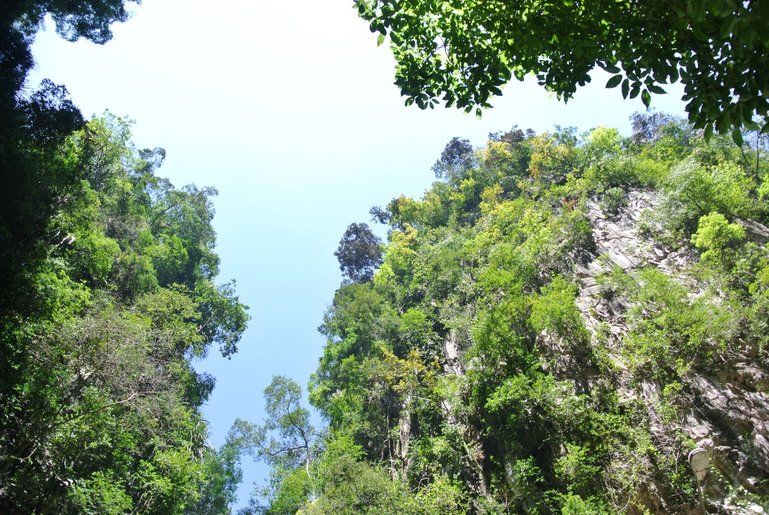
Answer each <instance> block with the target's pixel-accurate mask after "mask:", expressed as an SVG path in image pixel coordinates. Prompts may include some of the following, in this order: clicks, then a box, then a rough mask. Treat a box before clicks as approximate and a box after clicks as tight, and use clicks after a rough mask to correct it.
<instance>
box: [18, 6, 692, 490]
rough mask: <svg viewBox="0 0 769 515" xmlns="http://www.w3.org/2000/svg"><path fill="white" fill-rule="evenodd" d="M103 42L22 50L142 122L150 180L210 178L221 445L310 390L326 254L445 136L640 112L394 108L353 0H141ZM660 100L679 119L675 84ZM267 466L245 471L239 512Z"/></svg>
mask: <svg viewBox="0 0 769 515" xmlns="http://www.w3.org/2000/svg"><path fill="white" fill-rule="evenodd" d="M133 11H134V14H133V16H132V18H131V19H130V20H129V21H128V22H127V23H125V24H121V25H116V26H114V39H113V40H112V41H110V42H109V43H107V44H106V45H103V46H98V45H94V44H91V43H88V42H78V43H75V44H73V43H67V42H65V41H63V40H61V39H60V38H58V37H57V36H56V34H55V33H54V32H53V31H52V30H50V29H49V30H46V31H45V32H43V33H41V34H39V35H38V37H37V41H36V43H35V45H34V47H33V52H34V55H35V59H36V61H37V68H36V71H35V72H34V74H33V75H32V77H31V78H30V81H29V83H30V87H32V86H35V85H37V83H39V81H40V80H41V79H42V78H43V77H48V78H51V79H52V80H54V81H55V82H57V83H60V84H64V85H66V86H67V88H68V89H69V91H70V94H71V96H72V98H73V100H74V101H75V103H76V104H77V105H78V106H79V107H80V108H81V110H82V111H83V113H84V114H85V115H86V116H89V117H90V116H92V115H93V114H97V115H98V114H100V113H102V112H104V110H107V109H108V110H110V111H111V112H113V113H114V114H117V115H120V116H128V117H130V118H132V119H133V120H135V125H134V128H133V133H134V141H135V142H136V144H137V145H138V146H139V147H140V148H141V147H156V146H160V147H163V148H165V149H166V151H167V159H166V162H165V165H164V166H163V167H162V168H161V169H160V171H159V174H161V175H164V176H166V177H169V178H170V179H171V180H172V182H173V183H174V184H175V185H177V186H182V185H184V184H188V183H195V184H197V185H198V186H215V187H216V188H217V189H218V190H219V196H218V197H217V199H216V200H215V206H216V211H217V214H216V218H215V220H214V226H215V228H216V230H217V233H218V247H217V248H218V253H219V255H220V257H221V259H222V266H221V270H222V273H221V276H220V278H221V279H222V281H224V280H229V279H232V278H234V279H236V280H237V282H238V292H239V294H240V297H241V300H242V301H243V302H245V303H246V304H248V305H249V306H250V307H251V310H250V313H251V316H252V320H251V324H250V327H249V329H248V330H247V332H246V333H245V335H244V338H243V340H242V342H241V344H240V352H239V353H238V354H237V355H235V357H233V359H232V360H230V361H228V360H223V359H217V358H216V357H215V356H214V355H213V354H214V353H212V357H211V358H209V359H208V360H206V361H205V362H202V363H200V364H199V368H201V369H204V370H207V371H209V372H211V373H213V374H214V375H215V376H216V377H217V379H218V381H217V386H216V390H215V391H214V394H213V395H212V397H211V399H210V401H209V403H208V404H207V405H206V406H205V408H204V412H205V415H206V418H207V419H208V420H209V421H210V422H211V431H212V435H211V440H212V442H213V443H214V444H215V445H219V444H220V443H221V442H222V441H223V439H224V435H225V434H226V432H227V430H228V429H229V427H230V425H231V424H232V422H233V420H234V419H235V418H236V417H240V418H246V419H250V420H252V421H258V420H259V419H260V418H261V413H262V411H261V407H262V390H263V389H264V387H265V386H266V385H267V384H269V382H270V380H271V377H272V376H273V375H275V374H282V375H287V376H289V377H292V378H294V379H295V380H297V381H298V382H299V383H300V384H301V385H303V386H305V385H306V384H307V380H308V378H309V375H310V373H311V372H312V371H313V370H314V368H315V366H316V364H317V361H318V358H319V357H320V354H321V351H322V346H323V343H324V342H323V338H322V337H321V336H320V335H319V334H318V333H317V332H316V328H317V326H318V325H319V324H320V322H321V319H322V315H323V312H324V310H325V308H326V306H327V305H328V304H329V302H330V301H331V299H332V296H333V292H334V290H335V289H336V287H338V285H339V283H340V280H341V276H340V273H339V270H338V265H337V262H336V259H335V258H334V256H333V252H334V250H335V249H336V246H337V244H338V242H339V238H340V237H341V235H342V233H343V232H344V230H345V228H346V227H347V225H348V224H350V223H352V222H358V221H366V222H367V221H369V215H368V210H369V209H370V208H371V207H372V206H374V205H384V204H386V203H387V202H388V201H389V200H390V199H391V198H393V197H395V196H398V195H400V194H406V195H411V196H419V195H421V193H422V192H423V191H424V190H425V189H426V188H427V187H428V186H429V185H430V183H431V182H432V180H433V175H432V172H431V171H430V167H431V165H432V163H434V162H435V160H436V158H437V157H438V155H439V154H440V152H441V150H442V149H443V147H444V145H445V144H446V142H448V141H449V140H450V139H451V138H452V137H453V136H462V137H466V138H468V139H470V140H471V141H472V142H473V144H475V145H482V144H483V143H484V142H485V139H486V136H487V134H488V133H489V132H492V131H499V130H507V129H509V128H510V127H512V126H513V125H514V124H517V125H518V126H519V127H521V128H532V129H534V130H536V131H544V130H550V129H552V128H553V126H554V125H556V124H558V125H562V126H570V125H571V126H576V127H577V128H578V129H579V130H580V131H584V130H588V129H590V128H592V127H596V126H599V125H606V126H611V127H617V128H619V129H620V130H621V131H622V132H623V133H625V134H627V133H629V130H630V125H629V121H628V118H629V116H630V115H631V114H632V113H633V112H635V111H641V110H643V109H644V107H643V105H642V104H641V102H640V98H639V99H636V100H634V101H623V100H622V97H621V95H620V93H619V90H618V89H613V90H606V89H604V88H603V85H604V84H605V82H606V80H607V78H608V77H607V76H605V75H601V74H596V75H594V80H593V84H592V85H590V86H588V87H586V88H583V89H581V90H579V91H578V92H577V95H576V98H575V99H573V100H572V101H570V102H569V104H567V105H565V104H563V103H562V102H558V101H557V100H556V99H555V97H554V96H552V95H550V94H548V93H547V92H545V91H544V90H542V89H540V88H539V87H538V86H537V85H536V84H535V83H534V81H528V80H527V81H526V82H524V83H520V82H514V83H512V84H511V85H510V86H508V87H507V88H505V90H504V97H502V98H501V99H496V100H495V101H494V102H493V103H494V105H495V108H494V109H491V110H488V111H486V112H485V113H484V116H483V118H482V120H478V119H477V118H476V117H475V116H474V115H466V114H464V113H462V112H460V111H455V110H446V109H442V108H440V109H436V110H433V111H420V110H419V109H418V108H416V107H415V106H412V107H408V108H407V107H404V106H403V100H402V99H401V98H400V96H399V92H398V90H397V88H396V87H395V86H394V85H393V84H392V82H393V76H394V62H393V60H392V57H391V55H390V53H389V50H388V49H387V48H386V45H383V46H382V47H377V46H376V37H375V36H374V35H372V34H371V33H370V32H369V30H368V26H367V24H366V23H365V22H363V21H362V20H360V19H358V18H357V13H356V11H355V10H354V9H352V6H351V1H350V0H344V1H340V0H328V1H326V2H318V1H317V0H315V1H311V0H294V1H292V2H265V1H258V0H256V1H250V2H246V1H236V0H217V1H213V0H185V1H182V0H144V2H143V3H142V5H141V6H138V7H134V9H133ZM671 91H675V92H676V93H671V94H669V95H665V96H654V97H653V99H652V105H653V107H655V108H657V109H658V110H660V111H665V112H669V113H671V114H677V115H681V114H682V113H683V104H682V103H681V102H680V101H679V100H678V98H679V97H680V96H681V89H680V88H672V89H671ZM263 474H264V469H263V468H260V467H255V466H252V465H250V464H246V474H245V479H244V484H243V486H242V488H241V502H243V501H245V498H246V497H247V494H248V492H249V491H250V484H251V482H252V481H254V480H257V479H263V477H262V476H263Z"/></svg>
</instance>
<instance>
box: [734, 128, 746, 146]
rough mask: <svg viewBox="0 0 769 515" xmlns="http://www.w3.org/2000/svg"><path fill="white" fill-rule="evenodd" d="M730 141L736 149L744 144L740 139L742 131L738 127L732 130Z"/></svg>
mask: <svg viewBox="0 0 769 515" xmlns="http://www.w3.org/2000/svg"><path fill="white" fill-rule="evenodd" d="M732 141H734V144H735V145H737V146H738V147H741V146H742V145H743V143H745V142H744V141H743V139H742V131H741V130H740V129H739V127H735V128H734V129H732Z"/></svg>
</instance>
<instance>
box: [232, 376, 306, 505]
mask: <svg viewBox="0 0 769 515" xmlns="http://www.w3.org/2000/svg"><path fill="white" fill-rule="evenodd" d="M301 400H302V389H301V387H300V386H299V385H298V384H297V383H296V382H295V381H294V380H292V379H289V378H287V377H285V376H274V377H273V378H272V382H271V383H270V384H269V385H268V386H267V388H265V389H264V401H265V409H264V411H265V415H266V417H265V421H264V424H261V425H257V424H251V423H250V422H247V421H245V420H241V419H238V420H236V421H235V423H234V424H233V426H232V428H231V429H230V433H229V435H228V437H227V441H228V443H229V444H230V445H235V446H237V447H238V448H240V449H242V450H243V451H245V452H247V453H248V454H249V455H251V456H252V457H253V458H254V459H257V460H260V461H263V462H265V463H267V464H268V465H269V466H270V468H271V470H270V484H269V485H268V486H267V487H266V488H263V489H261V491H257V496H258V498H261V500H266V501H267V503H268V504H267V505H266V506H262V505H260V502H259V500H260V499H257V498H252V499H251V501H250V505H251V507H252V510H255V511H259V512H264V513H296V511H297V509H299V508H300V507H301V506H302V505H303V504H304V503H305V502H307V500H308V497H309V496H310V495H311V493H312V488H311V484H312V480H313V477H314V473H313V470H312V468H313V466H314V460H315V457H316V454H317V453H318V451H319V443H320V441H319V438H318V435H317V433H316V431H315V429H314V428H313V426H312V425H311V424H310V412H309V410H307V409H306V408H304V407H303V406H302V405H301Z"/></svg>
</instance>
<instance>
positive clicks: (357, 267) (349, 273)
mask: <svg viewBox="0 0 769 515" xmlns="http://www.w3.org/2000/svg"><path fill="white" fill-rule="evenodd" d="M381 245H382V240H380V239H379V237H378V236H377V235H376V234H374V233H373V232H371V229H369V226H368V225H367V224H364V223H353V224H350V225H349V226H348V227H347V230H345V231H344V234H343V235H342V239H341V240H340V241H339V247H337V249H336V252H334V255H335V256H336V258H337V259H338V260H339V269H340V270H341V271H342V275H343V276H344V277H346V278H347V279H349V280H350V281H352V282H365V281H370V280H371V278H372V277H373V275H374V270H376V268H377V267H378V266H379V265H381V264H382V249H381Z"/></svg>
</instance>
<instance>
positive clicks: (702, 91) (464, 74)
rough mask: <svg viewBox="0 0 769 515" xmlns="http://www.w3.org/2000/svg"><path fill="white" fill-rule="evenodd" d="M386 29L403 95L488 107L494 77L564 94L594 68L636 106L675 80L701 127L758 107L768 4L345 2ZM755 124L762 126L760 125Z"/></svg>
mask: <svg viewBox="0 0 769 515" xmlns="http://www.w3.org/2000/svg"><path fill="white" fill-rule="evenodd" d="M355 5H356V6H357V9H358V12H359V14H360V16H361V17H363V18H364V19H365V20H366V21H368V22H369V23H370V28H371V30H372V32H378V33H379V42H380V43H382V42H383V41H384V40H385V38H386V37H389V39H390V46H391V49H392V51H393V54H394V56H395V59H396V61H397V68H396V74H395V77H396V78H395V83H396V84H397V85H398V86H399V87H400V88H401V92H402V94H403V95H404V96H406V103H407V104H411V103H416V104H417V105H418V106H419V107H421V108H423V109H424V108H426V107H428V106H429V107H433V106H435V105H436V104H437V103H439V102H443V103H445V104H446V105H447V106H451V105H456V106H457V107H459V108H464V109H466V110H467V111H470V110H472V109H473V108H477V109H478V113H480V108H484V107H490V104H489V100H490V98H491V97H492V96H494V95H500V94H501V90H500V88H501V86H502V85H504V84H506V83H507V82H509V81H510V80H511V78H512V77H515V78H517V79H519V80H523V78H524V77H525V76H526V75H528V74H532V75H534V76H536V78H537V81H538V82H539V84H540V85H542V86H544V87H545V88H547V89H548V90H549V91H552V92H555V93H556V94H557V95H558V97H559V98H562V99H564V100H568V99H570V98H571V97H572V96H573V95H574V93H575V91H576V89H577V87H578V86H583V85H584V84H586V83H587V82H590V80H591V77H590V72H591V71H592V70H593V69H594V68H601V69H603V70H606V71H607V72H609V73H611V74H613V77H612V78H611V79H610V80H609V82H608V83H607V87H610V88H611V87H620V91H621V92H622V95H623V97H625V98H628V97H630V98H635V97H637V96H638V95H640V96H641V99H642V100H643V102H644V104H646V105H647V106H648V105H649V104H650V102H651V95H652V94H661V93H664V92H665V91H664V85H665V84H670V83H674V82H676V81H679V80H680V81H681V82H682V83H683V85H684V88H685V95H684V100H685V101H686V102H687V107H686V109H687V111H688V113H689V120H690V121H691V122H692V123H693V125H694V126H695V128H703V129H705V130H706V131H707V132H708V133H710V132H712V131H713V130H716V131H719V132H727V131H729V130H731V129H735V138H738V137H739V136H738V133H739V129H740V127H741V126H742V124H745V123H751V122H752V120H754V118H755V117H763V116H765V115H766V114H767V112H768V111H769V99H767V97H766V91H767V90H768V89H769V70H767V68H766V66H765V61H766V59H765V57H766V55H767V52H769V37H767V32H766V27H767V25H769V8H767V6H766V4H765V3H764V2H758V1H748V2H739V1H734V0H712V1H703V0H682V1H677V2H670V1H667V0H652V1H644V2H635V1H630V0H621V1H614V0H611V1H609V0H592V1H588V2H579V1H564V0H545V1H539V0H537V1H534V0H523V1H516V2H509V1H504V0H463V1H461V2H459V1H448V2H421V1H410V0H405V1H402V0H355ZM764 127H765V128H766V127H767V126H764Z"/></svg>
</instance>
